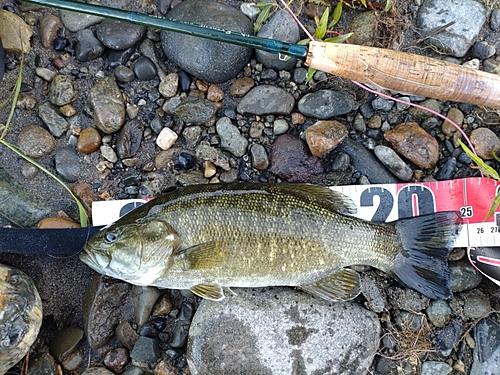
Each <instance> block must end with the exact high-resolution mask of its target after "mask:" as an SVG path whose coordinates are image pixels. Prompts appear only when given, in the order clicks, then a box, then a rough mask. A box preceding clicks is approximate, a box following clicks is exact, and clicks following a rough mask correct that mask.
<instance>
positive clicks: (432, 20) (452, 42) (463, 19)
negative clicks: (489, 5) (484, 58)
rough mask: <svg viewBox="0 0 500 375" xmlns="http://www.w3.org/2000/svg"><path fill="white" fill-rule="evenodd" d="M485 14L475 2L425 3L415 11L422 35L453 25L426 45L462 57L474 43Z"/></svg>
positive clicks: (444, 0)
mask: <svg viewBox="0 0 500 375" xmlns="http://www.w3.org/2000/svg"><path fill="white" fill-rule="evenodd" d="M486 15H487V11H486V8H485V7H484V5H482V4H481V3H480V2H478V1H476V0H461V1H457V2H455V3H453V4H450V1H449V0H425V1H424V2H423V3H422V6H421V7H420V9H419V12H418V16H417V26H418V27H419V29H420V32H421V33H422V35H426V34H428V33H430V32H431V31H434V30H436V29H437V28H438V27H442V26H444V25H446V24H448V23H449V22H455V23H454V24H453V25H451V26H448V27H447V28H446V30H444V31H442V32H440V33H437V34H435V35H432V38H428V39H427V43H429V44H432V45H434V46H436V47H437V48H439V49H440V50H442V51H444V52H446V53H451V54H453V55H454V56H456V57H462V56H464V55H465V54H466V53H467V51H468V50H469V48H470V47H471V46H472V43H474V40H475V39H476V37H477V35H478V34H479V31H480V30H481V28H482V27H483V25H484V23H485V22H486Z"/></svg>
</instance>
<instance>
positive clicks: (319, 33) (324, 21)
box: [316, 8, 330, 39]
mask: <svg viewBox="0 0 500 375" xmlns="http://www.w3.org/2000/svg"><path fill="white" fill-rule="evenodd" d="M329 15H330V11H329V10H328V8H326V9H325V11H324V12H323V15H322V16H321V19H320V20H319V24H318V27H317V28H316V38H318V39H323V38H324V37H325V35H326V27H327V26H328V17H329Z"/></svg>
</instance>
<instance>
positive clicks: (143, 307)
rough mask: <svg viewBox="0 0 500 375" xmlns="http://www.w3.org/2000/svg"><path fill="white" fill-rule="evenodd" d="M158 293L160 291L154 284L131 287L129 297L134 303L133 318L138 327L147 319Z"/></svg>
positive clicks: (158, 295)
mask: <svg viewBox="0 0 500 375" xmlns="http://www.w3.org/2000/svg"><path fill="white" fill-rule="evenodd" d="M160 294H161V292H160V291H159V290H158V288H156V287H154V286H137V285H134V286H133V287H132V293H131V298H132V303H133V305H134V319H135V323H136V324H137V325H138V326H139V327H142V326H143V325H144V324H146V322H147V321H148V319H149V317H150V316H151V311H153V306H154V305H155V303H156V301H157V300H158V297H160Z"/></svg>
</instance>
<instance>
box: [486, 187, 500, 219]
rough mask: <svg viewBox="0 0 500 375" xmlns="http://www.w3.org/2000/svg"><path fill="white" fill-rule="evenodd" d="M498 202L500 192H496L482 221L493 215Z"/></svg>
mask: <svg viewBox="0 0 500 375" xmlns="http://www.w3.org/2000/svg"><path fill="white" fill-rule="evenodd" d="M499 204H500V193H498V194H497V195H496V196H495V199H493V202H492V203H491V207H490V210H489V211H488V213H487V214H486V217H485V218H484V219H483V222H485V221H486V220H488V219H489V218H490V217H491V215H493V214H494V213H495V211H496V210H497V208H498V205H499Z"/></svg>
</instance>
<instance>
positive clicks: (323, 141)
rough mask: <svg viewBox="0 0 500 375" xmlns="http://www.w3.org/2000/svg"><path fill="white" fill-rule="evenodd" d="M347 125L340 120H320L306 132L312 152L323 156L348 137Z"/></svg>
mask: <svg viewBox="0 0 500 375" xmlns="http://www.w3.org/2000/svg"><path fill="white" fill-rule="evenodd" d="M347 134H348V132H347V127H346V126H345V125H344V124H342V123H340V122H338V121H335V120H333V121H318V122H316V123H314V124H313V125H311V126H310V127H308V128H307V129H306V131H305V132H304V135H305V137H306V141H307V145H308V146H309V150H310V151H311V154H313V155H314V156H323V155H326V154H327V153H329V152H330V151H332V150H333V149H334V148H335V147H337V146H338V144H339V143H340V142H342V141H343V140H344V138H345V137H347Z"/></svg>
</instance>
